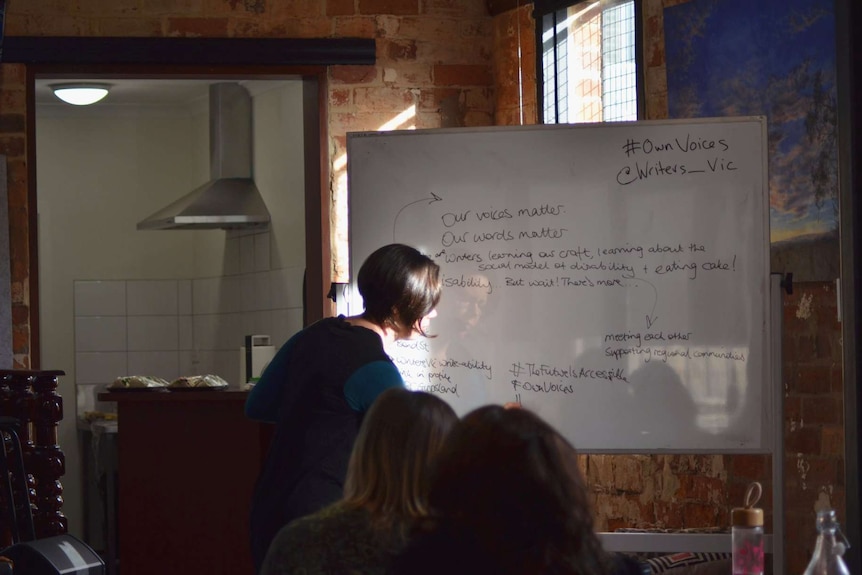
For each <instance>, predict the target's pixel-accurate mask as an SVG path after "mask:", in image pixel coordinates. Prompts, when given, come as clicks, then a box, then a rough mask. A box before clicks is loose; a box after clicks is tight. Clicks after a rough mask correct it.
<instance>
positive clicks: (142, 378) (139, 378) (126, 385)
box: [106, 375, 168, 393]
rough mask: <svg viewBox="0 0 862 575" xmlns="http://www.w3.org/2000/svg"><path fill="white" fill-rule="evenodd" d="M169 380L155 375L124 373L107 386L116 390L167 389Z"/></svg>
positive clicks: (113, 390) (108, 388)
mask: <svg viewBox="0 0 862 575" xmlns="http://www.w3.org/2000/svg"><path fill="white" fill-rule="evenodd" d="M167 388H168V381H167V380H166V379H162V378H161V377H157V376H154V375H123V376H121V377H118V378H117V379H115V380H114V381H113V382H111V383H110V384H109V385H108V387H107V388H106V389H107V390H108V391H110V392H112V393H113V392H115V391H165V390H166V389H167Z"/></svg>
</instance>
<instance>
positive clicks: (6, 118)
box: [0, 114, 27, 133]
mask: <svg viewBox="0 0 862 575" xmlns="http://www.w3.org/2000/svg"><path fill="white" fill-rule="evenodd" d="M26 126H27V122H26V119H25V118H24V115H23V114H0V132H4V133H10V132H24V130H25V128H26Z"/></svg>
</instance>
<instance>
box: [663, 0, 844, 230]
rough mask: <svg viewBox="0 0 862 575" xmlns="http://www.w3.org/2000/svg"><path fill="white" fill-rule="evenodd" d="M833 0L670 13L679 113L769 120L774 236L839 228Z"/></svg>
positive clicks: (719, 3)
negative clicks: (757, 117)
mask: <svg viewBox="0 0 862 575" xmlns="http://www.w3.org/2000/svg"><path fill="white" fill-rule="evenodd" d="M832 2H833V0H692V1H691V2H687V3H683V4H679V5H677V6H673V7H670V8H667V9H666V10H665V11H664V27H665V41H666V57H667V79H668V80H667V81H668V110H669V113H670V117H671V118H696V117H723V116H758V115H765V116H766V118H767V126H768V129H767V131H768V150H769V205H770V230H771V236H772V241H773V242H778V241H783V240H793V239H797V238H802V237H810V236H812V235H819V234H824V233H828V232H832V231H834V230H835V229H836V228H837V225H838V223H837V202H838V200H837V185H838V183H837V165H838V157H837V134H836V126H835V115H834V109H835V100H836V86H835V20H834V11H833V5H832ZM818 83H819V86H821V89H820V90H818V89H817V88H816V86H817V85H818ZM807 122H808V123H807ZM810 126H813V129H812V128H811V127H810ZM818 190H819V192H820V194H819V197H818V193H817V192H818Z"/></svg>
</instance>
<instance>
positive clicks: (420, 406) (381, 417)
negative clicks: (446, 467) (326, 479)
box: [344, 388, 458, 532]
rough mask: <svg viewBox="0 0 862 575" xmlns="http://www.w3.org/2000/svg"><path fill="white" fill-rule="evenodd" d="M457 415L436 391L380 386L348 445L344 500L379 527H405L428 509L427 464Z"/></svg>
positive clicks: (429, 463) (441, 444)
mask: <svg viewBox="0 0 862 575" xmlns="http://www.w3.org/2000/svg"><path fill="white" fill-rule="evenodd" d="M457 421H458V416H457V415H455V411H454V410H453V409H452V408H451V407H450V406H449V404H448V403H446V402H445V401H443V400H442V399H440V398H438V397H437V396H435V395H432V394H430V393H426V392H423V391H409V390H407V389H403V388H393V389H388V390H386V391H384V392H383V393H382V394H381V395H380V397H378V398H377V399H376V400H375V401H374V404H373V405H372V406H371V408H370V409H369V410H368V413H367V414H366V416H365V420H364V421H363V422H362V427H361V428H360V430H359V435H358V437H357V438H356V443H355V444H354V446H353V452H352V453H351V455H350V463H349V464H348V466H347V479H346V481H345V484H344V503H345V504H346V505H348V506H352V507H362V508H365V509H367V510H368V511H369V512H370V513H371V515H372V517H374V518H375V520H376V521H377V522H378V523H380V524H382V526H383V527H397V528H399V529H403V530H404V531H405V532H406V529H407V527H408V526H409V523H410V522H411V521H412V520H413V519H415V518H418V517H421V516H423V515H425V514H426V513H427V511H428V485H429V481H430V478H429V469H430V467H431V465H432V462H433V460H434V458H435V457H436V456H437V455H438V453H439V451H440V449H441V448H442V446H443V441H444V439H445V438H446V436H447V435H448V434H449V432H450V431H451V430H452V428H453V427H454V426H455V424H456V422H457Z"/></svg>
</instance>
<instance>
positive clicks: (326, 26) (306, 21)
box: [263, 17, 333, 38]
mask: <svg viewBox="0 0 862 575" xmlns="http://www.w3.org/2000/svg"><path fill="white" fill-rule="evenodd" d="M263 24H264V26H263V29H264V32H265V35H266V36H275V37H282V38H327V37H329V36H331V35H332V26H333V24H332V20H331V19H329V18H324V17H320V18H287V19H281V20H272V19H267V20H264V21H263Z"/></svg>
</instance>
